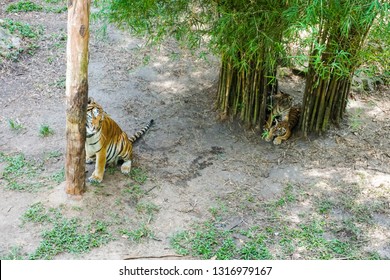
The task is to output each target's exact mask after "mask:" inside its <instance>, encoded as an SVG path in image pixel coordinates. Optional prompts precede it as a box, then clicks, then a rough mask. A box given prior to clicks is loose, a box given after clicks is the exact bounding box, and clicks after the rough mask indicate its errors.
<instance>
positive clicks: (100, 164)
mask: <svg viewBox="0 0 390 280" xmlns="http://www.w3.org/2000/svg"><path fill="white" fill-rule="evenodd" d="M152 124H153V120H151V121H150V122H149V123H148V124H147V125H146V126H145V127H144V128H142V129H141V130H139V131H138V132H136V133H135V134H134V135H133V136H131V137H130V138H129V137H128V136H127V134H126V133H125V132H123V131H122V129H121V128H120V127H119V125H118V124H117V123H116V122H115V121H114V120H113V119H112V118H110V116H109V115H108V114H107V113H106V112H104V110H103V108H102V107H101V106H100V105H99V104H98V103H96V102H95V101H94V100H93V99H92V98H89V99H88V106H87V124H86V128H87V138H86V142H85V150H86V163H92V162H94V161H96V166H95V170H94V172H93V173H92V176H91V177H89V178H88V180H89V181H90V182H99V183H100V182H101V181H102V180H103V175H104V170H105V166H106V164H108V163H110V164H111V163H115V164H116V163H118V160H123V161H124V162H123V164H122V166H121V171H122V173H125V174H128V173H129V172H130V170H131V160H132V152H133V143H134V142H135V141H136V140H137V139H139V138H140V137H141V136H142V135H143V134H145V132H146V131H147V130H148V129H149V127H150V126H151V125H152Z"/></svg>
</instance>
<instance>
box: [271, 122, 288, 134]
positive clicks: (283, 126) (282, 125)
mask: <svg viewBox="0 0 390 280" xmlns="http://www.w3.org/2000/svg"><path fill="white" fill-rule="evenodd" d="M287 129H288V123H287V122H285V121H281V122H277V124H276V125H275V127H274V136H283V135H285V134H286V132H287Z"/></svg>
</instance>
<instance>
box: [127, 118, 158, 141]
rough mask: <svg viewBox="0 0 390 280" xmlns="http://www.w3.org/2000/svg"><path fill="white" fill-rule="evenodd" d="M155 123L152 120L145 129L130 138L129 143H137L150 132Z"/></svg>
mask: <svg viewBox="0 0 390 280" xmlns="http://www.w3.org/2000/svg"><path fill="white" fill-rule="evenodd" d="M153 123H154V120H150V122H149V123H148V124H147V125H146V126H145V127H144V128H142V129H140V130H138V131H137V132H136V133H134V135H133V136H131V137H129V141H130V142H131V143H134V142H135V141H137V140H138V139H139V138H141V137H142V135H144V134H145V133H146V131H148V129H149V128H150V127H151V126H152V124H153Z"/></svg>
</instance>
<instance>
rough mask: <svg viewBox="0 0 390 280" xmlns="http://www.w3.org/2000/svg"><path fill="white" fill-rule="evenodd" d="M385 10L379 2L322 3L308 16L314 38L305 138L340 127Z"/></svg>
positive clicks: (305, 106) (305, 107) (305, 100)
mask: <svg viewBox="0 0 390 280" xmlns="http://www.w3.org/2000/svg"><path fill="white" fill-rule="evenodd" d="M314 2H315V1H314ZM317 4H319V3H317ZM322 5H325V7H324V6H322ZM385 8H386V9H388V7H386V6H382V5H381V3H380V1H369V0H361V1H323V2H322V3H321V5H317V6H311V7H310V9H311V10H310V11H308V12H307V13H306V15H307V16H308V19H309V22H308V23H310V24H311V25H312V26H313V27H314V28H315V31H314V34H315V36H313V41H312V45H311V50H310V56H309V57H310V59H309V66H308V74H307V77H306V86H305V92H304V97H303V106H302V107H303V114H302V117H301V124H300V127H301V130H302V132H303V134H304V135H305V136H307V133H308V132H310V131H315V132H317V133H321V132H323V131H326V130H327V128H328V127H329V123H330V122H332V123H333V124H335V125H336V126H338V125H339V124H340V120H341V119H342V118H343V115H344V113H345V110H346V106H347V101H348V94H349V91H350V88H351V84H352V78H353V75H354V73H355V70H356V68H357V67H358V66H359V65H360V64H361V63H362V62H364V59H365V57H364V54H365V53H364V47H365V42H366V39H367V36H368V34H369V31H370V29H371V27H372V26H373V25H374V21H375V19H378V15H379V14H380V12H381V11H384V10H385Z"/></svg>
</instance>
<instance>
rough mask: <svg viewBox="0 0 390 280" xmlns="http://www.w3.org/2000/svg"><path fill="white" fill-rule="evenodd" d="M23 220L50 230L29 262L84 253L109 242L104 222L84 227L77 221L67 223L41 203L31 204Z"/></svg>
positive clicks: (70, 220) (46, 232)
mask: <svg viewBox="0 0 390 280" xmlns="http://www.w3.org/2000/svg"><path fill="white" fill-rule="evenodd" d="M23 220H24V221H25V222H34V223H46V224H48V225H50V227H51V228H49V229H47V230H45V231H44V232H43V233H42V241H41V242H40V244H39V246H38V248H37V249H36V250H35V251H34V252H33V253H32V254H30V255H29V257H28V258H29V259H30V260H35V259H52V258H53V257H55V256H56V255H57V254H60V253H63V252H69V253H74V254H79V253H84V252H88V251H90V250H91V249H92V248H95V247H99V246H101V245H102V244H106V243H108V242H109V241H111V240H112V237H111V234H110V233H109V232H108V228H107V223H106V222H103V221H99V220H96V221H93V222H91V223H88V224H87V225H83V224H82V223H81V220H80V219H77V218H71V219H67V218H65V217H64V216H63V215H62V213H61V211H60V209H58V208H51V209H49V210H47V209H46V208H45V207H44V206H43V204H42V203H36V204H33V205H32V206H31V207H30V208H29V209H28V210H27V211H26V212H25V214H24V215H23Z"/></svg>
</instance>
